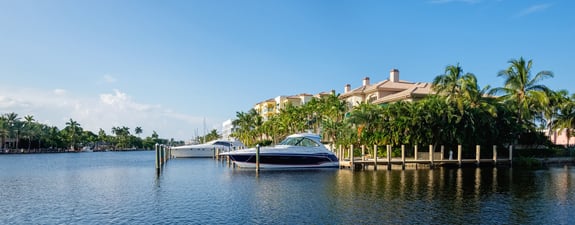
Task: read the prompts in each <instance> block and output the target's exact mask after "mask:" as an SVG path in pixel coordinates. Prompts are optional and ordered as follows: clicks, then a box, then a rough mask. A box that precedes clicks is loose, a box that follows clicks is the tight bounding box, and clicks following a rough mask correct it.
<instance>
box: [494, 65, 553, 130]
mask: <svg viewBox="0 0 575 225" xmlns="http://www.w3.org/2000/svg"><path fill="white" fill-rule="evenodd" d="M509 64H510V65H509V67H508V68H507V69H506V70H502V71H499V73H498V76H499V77H504V78H505V86H504V87H501V88H496V89H494V91H495V92H503V93H504V95H503V96H501V97H502V99H503V100H504V101H505V102H508V103H510V104H512V105H513V108H514V109H515V112H516V114H517V123H518V124H519V125H520V126H522V127H524V126H525V125H526V124H528V123H529V121H531V119H533V118H534V114H535V113H537V112H541V111H542V109H543V108H544V107H545V106H546V105H547V104H548V97H547V94H546V93H548V92H549V88H547V87H546V86H545V85H542V84H539V82H541V81H542V80H543V79H545V78H550V77H553V73H552V72H551V71H547V70H543V71H540V72H538V73H537V74H536V75H535V76H532V75H531V68H532V66H533V62H532V60H529V61H525V59H523V57H521V58H519V59H512V60H509ZM530 109H533V110H535V111H533V110H530Z"/></svg>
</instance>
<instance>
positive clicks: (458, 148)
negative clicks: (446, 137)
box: [457, 145, 462, 167]
mask: <svg viewBox="0 0 575 225" xmlns="http://www.w3.org/2000/svg"><path fill="white" fill-rule="evenodd" d="M461 163H462V161H461V145H457V165H459V167H461Z"/></svg>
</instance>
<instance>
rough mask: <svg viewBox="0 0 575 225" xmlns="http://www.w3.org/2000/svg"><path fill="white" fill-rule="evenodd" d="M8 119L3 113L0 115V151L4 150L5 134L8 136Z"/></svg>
mask: <svg viewBox="0 0 575 225" xmlns="http://www.w3.org/2000/svg"><path fill="white" fill-rule="evenodd" d="M8 130H9V129H8V119H7V118H6V116H5V115H0V137H1V139H2V143H0V151H4V144H5V143H6V136H8V134H9V132H8Z"/></svg>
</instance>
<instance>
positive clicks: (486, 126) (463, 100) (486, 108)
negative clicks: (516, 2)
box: [232, 58, 575, 147]
mask: <svg viewBox="0 0 575 225" xmlns="http://www.w3.org/2000/svg"><path fill="white" fill-rule="evenodd" d="M531 68H532V61H531V60H529V61H526V60H524V59H523V58H520V59H513V60H510V61H509V67H508V68H506V69H504V70H501V71H500V72H499V73H498V74H497V76H498V77H502V78H503V79H504V85H503V86H502V87H497V88H493V89H492V88H490V87H489V86H486V87H480V86H479V85H478V83H477V78H476V76H475V75H474V74H472V73H464V72H463V69H462V68H461V66H460V65H459V64H457V65H449V66H447V67H446V68H445V71H444V73H443V74H440V75H438V76H436V77H435V79H434V80H433V84H432V88H433V90H434V91H435V93H436V94H433V95H429V96H427V97H426V98H424V99H422V100H419V101H414V102H411V101H400V102H395V103H388V104H381V105H374V104H370V103H365V102H362V103H360V104H358V105H357V106H355V107H351V106H350V104H347V103H346V102H345V101H344V100H340V99H339V98H338V95H335V94H333V95H330V96H324V97H321V98H314V99H312V100H311V101H310V102H308V103H306V104H304V105H302V106H298V107H295V106H291V105H288V106H287V107H285V108H284V109H282V110H281V111H280V112H279V113H278V114H275V115H273V116H271V117H270V118H269V119H268V120H266V121H264V120H263V118H262V117H261V116H260V115H259V114H258V113H257V112H256V111H255V110H254V109H251V110H249V111H248V112H237V113H236V117H237V118H236V119H234V120H233V124H234V125H235V126H236V130H235V131H234V132H233V133H232V136H234V137H236V138H238V139H240V140H241V141H242V142H244V144H246V145H250V146H253V145H255V144H258V143H263V142H266V141H267V142H271V143H278V140H280V139H282V138H284V137H286V136H287V135H289V134H292V133H297V132H306V131H311V132H314V133H319V134H321V136H322V137H323V140H324V141H326V142H330V143H334V144H337V145H343V146H349V145H350V144H354V145H356V146H357V145H367V146H373V145H395V146H397V145H403V144H405V145H424V146H426V145H434V146H436V147H437V146H439V145H458V144H461V145H464V146H467V147H471V146H475V145H489V146H490V145H498V146H508V145H509V144H523V145H532V144H547V145H551V144H552V143H550V142H549V141H548V138H547V137H545V136H544V135H543V130H545V129H547V132H555V131H563V130H564V131H566V133H567V135H568V136H571V135H572V134H573V131H575V95H571V96H569V94H568V92H567V91H565V90H559V91H553V90H550V89H549V88H548V87H546V86H545V85H543V84H541V81H543V80H544V79H546V78H552V77H553V73H552V72H551V71H541V72H538V73H537V74H535V75H533V74H532V73H531Z"/></svg>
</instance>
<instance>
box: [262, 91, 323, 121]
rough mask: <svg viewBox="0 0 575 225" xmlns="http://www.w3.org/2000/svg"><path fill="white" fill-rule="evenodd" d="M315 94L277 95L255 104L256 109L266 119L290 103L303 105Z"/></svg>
mask: <svg viewBox="0 0 575 225" xmlns="http://www.w3.org/2000/svg"><path fill="white" fill-rule="evenodd" d="M322 94H324V93H320V94H318V95H322ZM313 98H314V96H313V95H311V94H306V93H303V94H299V95H292V96H283V95H280V96H277V97H275V98H271V99H268V100H265V101H262V102H259V103H257V104H255V105H254V109H255V110H256V112H258V114H260V116H262V118H263V119H264V121H266V120H267V119H268V118H270V117H271V116H272V115H274V114H277V113H279V112H280V111H281V110H282V109H284V108H286V106H287V105H288V104H291V105H292V106H301V105H304V104H306V103H308V102H309V101H311V99H313Z"/></svg>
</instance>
